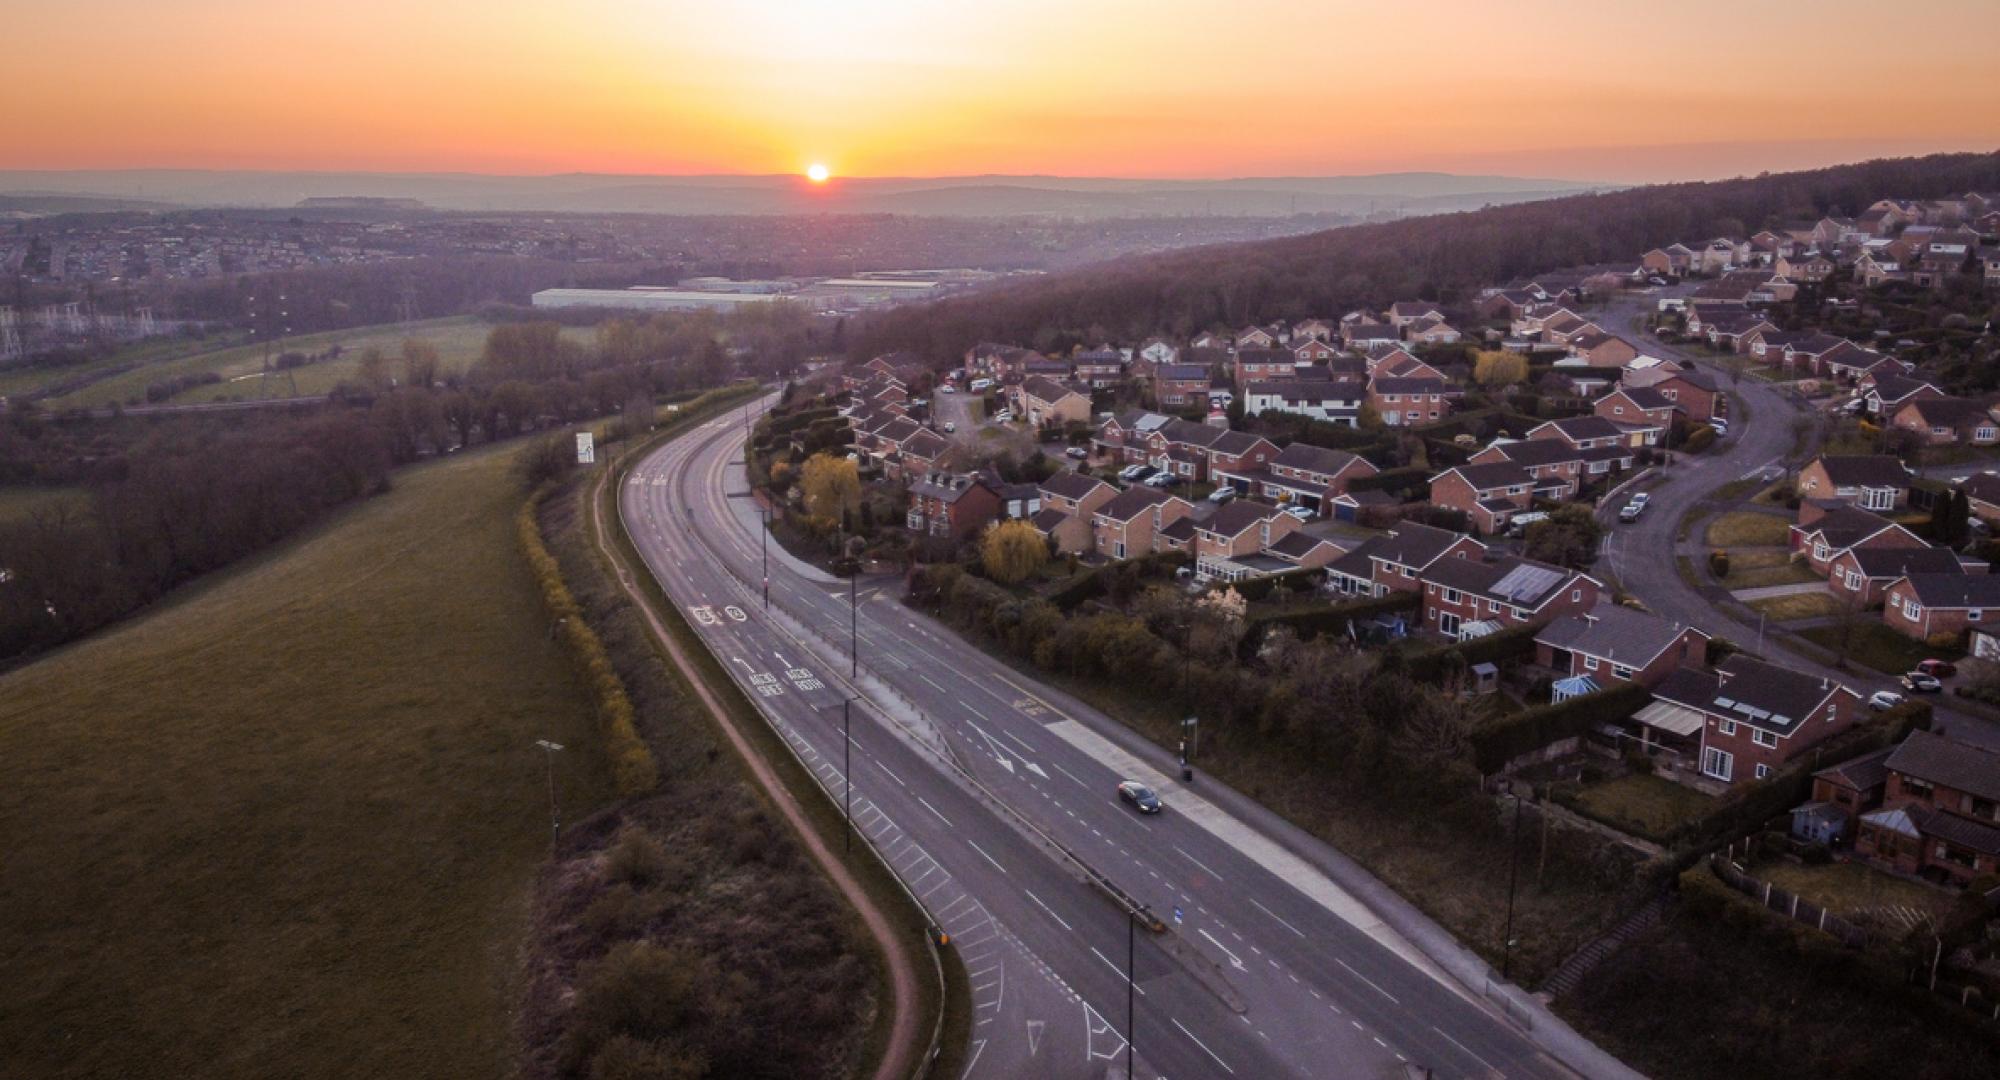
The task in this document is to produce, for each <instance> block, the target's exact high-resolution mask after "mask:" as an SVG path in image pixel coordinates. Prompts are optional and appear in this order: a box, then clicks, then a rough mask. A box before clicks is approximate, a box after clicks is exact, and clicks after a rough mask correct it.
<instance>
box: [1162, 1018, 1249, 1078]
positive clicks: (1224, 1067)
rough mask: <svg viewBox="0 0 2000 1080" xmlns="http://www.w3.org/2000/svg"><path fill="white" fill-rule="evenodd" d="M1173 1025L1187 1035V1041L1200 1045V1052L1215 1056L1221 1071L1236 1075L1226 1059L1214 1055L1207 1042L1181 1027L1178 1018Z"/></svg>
mask: <svg viewBox="0 0 2000 1080" xmlns="http://www.w3.org/2000/svg"><path fill="white" fill-rule="evenodd" d="M1168 1019H1170V1020H1171V1019H1173V1018H1172V1017H1168ZM1174 1026H1175V1027H1177V1028H1181V1034H1183V1035H1185V1036H1187V1037H1188V1041H1189V1042H1192V1043H1194V1044H1195V1045H1196V1046H1199V1047H1201V1052H1202V1053H1204V1054H1207V1055H1208V1056H1209V1057H1211V1058H1215V1063H1216V1064H1217V1065H1220V1066H1222V1071H1223V1072H1226V1073H1228V1074H1229V1075H1231V1076H1235V1075H1236V1070H1235V1069H1232V1068H1230V1067H1229V1063H1228V1062H1227V1061H1224V1060H1222V1059H1221V1058H1219V1057H1215V1051H1213V1050H1210V1049H1209V1048H1208V1044H1207V1043H1204V1042H1202V1041H1201V1040H1200V1039H1197V1038H1195V1037H1194V1032H1192V1031H1189V1030H1188V1029H1186V1028H1184V1027H1181V1022H1180V1021H1179V1020H1174Z"/></svg>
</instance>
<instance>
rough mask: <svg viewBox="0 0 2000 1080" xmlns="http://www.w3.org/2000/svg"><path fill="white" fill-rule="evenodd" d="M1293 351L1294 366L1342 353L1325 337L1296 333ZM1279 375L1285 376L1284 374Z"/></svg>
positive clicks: (1321, 361)
mask: <svg viewBox="0 0 2000 1080" xmlns="http://www.w3.org/2000/svg"><path fill="white" fill-rule="evenodd" d="M1329 332H1331V331H1329ZM1291 353H1292V364H1293V366H1294V367H1304V366H1306V365H1310V364H1318V363H1324V362H1325V361H1328V360H1331V359H1333V358H1334V357H1336V356H1339V355H1340V350H1339V349H1336V348H1334V347H1333V345H1331V344H1330V343H1328V342H1327V340H1326V339H1325V338H1317V337H1308V338H1302V337H1299V336H1297V335H1296V334H1294V335H1293V336H1292V347H1291ZM1295 374H1296V373H1295ZM1279 377H1280V378H1283V377H1284V376H1279ZM1237 385H1239V386H1240V385H1242V379H1241V378H1239V379H1238V380H1237Z"/></svg>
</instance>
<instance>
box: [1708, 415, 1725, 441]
mask: <svg viewBox="0 0 2000 1080" xmlns="http://www.w3.org/2000/svg"><path fill="white" fill-rule="evenodd" d="M1708 426H1709V427H1711V428H1714V429H1715V437H1716V438H1718V439H1720V438H1722V437H1723V436H1725V435H1727V434H1729V421H1727V420H1724V419H1723V418H1722V417H1720V416H1714V417H1710V418H1709V421H1708Z"/></svg>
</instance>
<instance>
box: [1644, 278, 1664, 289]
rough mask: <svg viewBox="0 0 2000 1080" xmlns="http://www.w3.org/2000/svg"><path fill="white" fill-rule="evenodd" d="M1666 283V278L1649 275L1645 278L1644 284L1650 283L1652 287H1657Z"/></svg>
mask: <svg viewBox="0 0 2000 1080" xmlns="http://www.w3.org/2000/svg"><path fill="white" fill-rule="evenodd" d="M1666 283H1667V279H1666V278H1663V277H1649V278H1647V279H1646V284H1648V285H1651V286H1653V287H1654V288H1659V287H1660V286H1662V285H1665V284H1666Z"/></svg>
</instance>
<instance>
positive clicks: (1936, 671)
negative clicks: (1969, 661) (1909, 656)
mask: <svg viewBox="0 0 2000 1080" xmlns="http://www.w3.org/2000/svg"><path fill="white" fill-rule="evenodd" d="M1917 670H1918V671H1921V672H1923V673H1924V674H1926V675H1930V676H1934V677H1936V678H1940V679H1949V678H1951V677H1952V676H1953V675H1956V674H1958V667H1957V665H1955V664H1953V663H1951V662H1950V661H1948V660H1925V661H1924V662H1922V663H1920V664H1918V665H1917Z"/></svg>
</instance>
